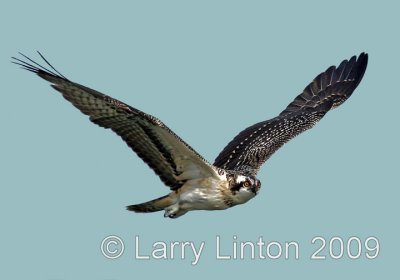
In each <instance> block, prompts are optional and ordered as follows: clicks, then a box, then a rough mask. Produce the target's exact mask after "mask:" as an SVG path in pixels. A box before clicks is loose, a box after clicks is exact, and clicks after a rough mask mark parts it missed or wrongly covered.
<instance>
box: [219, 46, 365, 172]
mask: <svg viewBox="0 0 400 280" xmlns="http://www.w3.org/2000/svg"><path fill="white" fill-rule="evenodd" d="M367 63H368V55H367V54H365V53H361V54H360V55H359V57H358V59H357V58H356V56H353V57H352V58H351V59H350V60H344V61H343V62H342V63H341V64H340V65H339V66H338V67H337V68H336V67H335V66H331V67H329V68H328V69H327V70H326V71H325V72H323V73H321V74H319V75H318V76H317V77H316V78H315V79H314V80H313V81H312V82H311V83H310V84H309V85H308V86H307V87H306V88H305V89H304V91H303V92H302V93H301V94H300V95H299V96H297V97H296V98H295V100H294V101H293V102H291V103H290V104H289V105H288V106H287V108H286V109H285V110H284V111H282V112H281V113H280V114H279V115H278V116H277V117H275V118H273V119H271V120H267V121H263V122H260V123H257V124H255V125H253V126H251V127H249V128H247V129H245V130H243V131H242V132H240V133H239V134H238V135H237V136H236V137H235V138H234V139H233V140H232V141H231V142H230V143H229V144H228V145H227V146H226V147H225V148H224V149H223V151H222V152H221V153H220V154H219V155H218V157H217V158H216V159H215V162H214V165H215V166H217V167H220V168H224V169H229V170H237V171H241V172H244V173H248V174H252V175H256V174H257V172H258V170H259V168H260V167H261V165H262V164H263V163H264V162H265V161H266V160H267V159H268V158H269V157H270V156H271V155H272V154H273V153H274V152H275V151H276V150H278V149H279V148H280V147H281V146H282V145H283V144H285V143H286V142H288V141H289V140H290V139H292V138H294V137H295V136H297V135H299V134H300V133H301V132H303V131H305V130H307V129H310V128H311V127H313V126H314V125H315V124H316V123H317V122H318V121H319V120H320V119H321V118H322V117H323V116H324V115H325V114H326V113H327V112H328V111H329V110H330V109H331V108H335V107H337V106H339V105H340V104H342V103H343V102H344V101H346V99H347V98H349V97H350V95H351V94H352V93H353V91H354V90H355V89H356V87H357V86H358V84H359V83H360V81H361V79H362V77H363V75H364V73H365V70H366V67H367Z"/></svg>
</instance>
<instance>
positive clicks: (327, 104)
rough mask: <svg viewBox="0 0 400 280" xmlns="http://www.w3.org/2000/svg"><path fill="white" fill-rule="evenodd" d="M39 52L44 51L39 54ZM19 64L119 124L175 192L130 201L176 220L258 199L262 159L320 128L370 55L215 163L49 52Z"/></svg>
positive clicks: (320, 80) (237, 141)
mask: <svg viewBox="0 0 400 280" xmlns="http://www.w3.org/2000/svg"><path fill="white" fill-rule="evenodd" d="M38 53H39V52H38ZM20 55H22V56H23V58H21V59H19V58H15V57H13V58H12V59H13V63H15V64H18V65H20V66H22V67H23V68H24V69H26V70H29V71H31V72H34V73H36V74H37V75H39V76H40V77H41V78H43V79H45V80H47V81H49V82H50V83H51V84H52V87H53V88H54V89H56V90H57V91H59V92H60V93H61V94H62V96H63V97H64V98H65V99H66V100H68V101H69V102H71V103H72V105H74V106H75V107H76V108H78V109H79V110H80V111H81V112H82V113H83V114H85V115H88V116H89V119H90V120H91V121H92V122H94V123H95V124H97V125H99V126H101V127H104V128H110V129H112V130H113V131H114V132H115V133H116V134H118V135H119V136H120V137H121V138H122V139H123V140H124V141H125V142H126V144H127V145H128V146H129V147H130V148H131V149H132V150H133V151H135V152H136V154H137V155H138V156H139V157H140V158H141V159H142V160H143V161H144V162H146V163H147V164H148V166H149V167H150V168H151V169H153V170H154V172H155V173H156V174H157V175H158V176H159V177H160V179H161V180H162V181H163V182H164V184H165V185H166V186H168V187H169V188H170V189H171V192H170V193H169V194H168V195H165V196H163V197H160V198H157V199H154V200H151V201H148V202H145V203H141V204H136V205H130V206H127V209H128V210H131V211H135V212H155V211H161V210H164V211H165V214H164V216H165V217H169V218H177V217H180V216H182V215H184V214H185V213H187V212H188V211H192V210H223V209H227V208H230V207H232V206H235V205H238V204H242V203H245V202H247V201H248V200H250V199H252V198H253V197H255V196H256V195H257V193H258V191H259V190H260V187H261V182H260V180H258V179H257V177H256V175H257V172H258V170H259V169H260V167H261V165H262V164H263V163H264V162H265V161H266V160H267V159H268V158H269V157H270V156H271V155H272V154H273V153H274V152H275V151H276V150H278V149H279V148H280V147H281V146H282V145H283V144H285V143H286V142H288V141H289V140H290V139H292V138H294V137H295V136H297V135H298V134H300V133H301V132H303V131H305V130H307V129H309V128H311V127H313V126H314V125H315V124H316V123H317V122H318V121H319V120H320V119H321V118H322V117H323V116H324V115H325V114H326V113H327V112H328V111H329V110H331V109H332V108H335V107H338V106H339V105H340V104H342V103H343V102H344V101H346V99H347V98H349V97H350V95H351V94H352V93H353V91H354V90H355V89H356V87H357V86H358V84H359V83H360V81H361V79H362V77H363V75H364V72H365V69H366V67H367V62H368V54H366V53H361V54H360V55H359V56H358V58H357V57H356V56H353V57H351V58H350V59H349V60H344V61H342V63H341V64H340V65H339V66H338V67H335V66H331V67H329V68H328V69H327V70H326V71H325V72H323V73H321V74H319V75H318V76H317V77H316V78H315V79H314V80H313V81H312V82H311V83H310V84H309V85H308V86H307V87H306V88H305V89H304V90H303V92H302V93H301V94H300V95H298V96H297V97H296V98H295V99H294V101H293V102H292V103H290V104H289V105H288V106H287V107H286V109H285V110H283V111H282V112H281V113H280V114H279V115H278V116H277V117H275V118H273V119H270V120H266V121H262V122H259V123H256V124H254V125H252V126H250V127H248V128H246V129H245V130H243V131H242V132H240V133H239V134H238V135H237V136H236V137H235V138H234V139H233V140H232V141H231V142H230V143H229V144H228V145H227V146H226V147H225V148H224V149H223V150H222V152H221V153H220V154H219V155H218V156H217V158H216V159H215V161H214V163H213V164H211V163H209V162H208V161H206V160H205V159H204V158H203V157H202V156H201V155H199V154H198V153H197V152H196V151H195V150H194V149H193V148H191V147H190V146H189V145H188V144H186V143H185V142H184V141H183V140H182V139H181V138H180V137H179V136H178V135H176V134H175V133H174V132H173V131H171V130H170V129H169V128H168V127H167V126H166V125H165V124H164V123H163V122H161V121H160V120H159V119H157V118H155V117H153V116H151V115H148V114H146V113H144V112H142V111H139V110H138V109H136V108H133V107H131V106H129V105H127V104H125V103H122V102H121V101H119V100H116V99H114V98H111V97H110V96H107V95H105V94H102V93H100V92H98V91H95V90H93V89H90V88H88V87H85V86H83V85H80V84H78V83H75V82H72V81H70V80H68V79H67V78H66V77H65V76H63V75H62V74H60V72H58V71H57V70H56V69H55V68H54V67H53V66H52V65H51V64H50V63H49V62H48V61H47V60H46V59H45V58H44V57H43V56H42V54H41V53H39V55H40V57H41V58H42V59H43V61H44V62H45V63H46V64H47V66H48V67H47V68H46V67H44V66H42V65H40V64H38V63H37V62H35V61H33V60H32V59H30V58H29V57H27V56H25V55H23V54H21V53H20Z"/></svg>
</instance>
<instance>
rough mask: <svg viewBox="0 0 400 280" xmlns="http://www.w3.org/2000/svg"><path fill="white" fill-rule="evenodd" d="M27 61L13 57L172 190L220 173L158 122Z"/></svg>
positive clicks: (55, 71)
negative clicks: (112, 136) (109, 133)
mask: <svg viewBox="0 0 400 280" xmlns="http://www.w3.org/2000/svg"><path fill="white" fill-rule="evenodd" d="M21 55H22V56H23V57H24V58H25V59H26V60H27V61H24V60H22V59H18V58H15V57H13V59H14V61H13V62H14V63H16V64H18V65H20V66H22V67H23V68H24V69H26V70H29V71H32V72H34V73H36V74H38V75H39V76H40V77H41V78H43V79H45V80H47V81H49V82H50V83H52V87H53V88H55V89H56V90H57V91H59V92H61V94H62V95H63V97H64V98H65V99H66V100H68V101H70V102H71V103H72V105H74V106H75V107H76V108H78V109H79V110H80V111H81V112H82V113H84V114H85V115H88V116H89V117H90V120H91V121H92V122H94V123H95V124H97V125H99V126H101V127H104V128H110V129H112V130H113V131H114V132H115V133H117V134H118V135H119V136H121V138H122V139H123V140H124V141H125V142H126V143H127V144H128V146H129V147H131V148H132V150H133V151H135V152H136V153H137V155H138V156H139V157H140V158H142V159H143V161H144V162H146V163H147V164H148V165H149V166H150V168H152V169H153V170H154V171H155V173H156V174H157V175H158V176H159V177H160V178H161V180H162V181H163V182H164V183H165V184H166V185H167V186H169V187H170V188H171V189H172V190H175V189H178V188H179V187H180V186H182V184H183V183H184V182H185V181H186V180H189V179H195V178H201V177H204V176H207V177H208V176H214V177H217V176H218V175H217V173H216V172H217V171H216V169H215V168H214V167H213V166H211V165H210V164H209V163H208V162H207V161H206V160H205V159H203V157H201V156H200V155H199V154H198V153H197V152H196V151H195V150H193V149H192V148H191V147H190V146H189V145H188V144H186V143H185V142H184V141H183V140H182V139H181V138H179V137H178V136H177V135H176V134H175V133H174V132H172V131H171V130H170V129H169V128H168V127H167V126H166V125H165V124H163V123H162V122H161V121H160V120H158V119H157V118H155V117H153V116H151V115H148V114H146V113H144V112H142V111H139V110H137V109H135V108H132V107H130V106H128V105H126V104H124V103H122V102H121V101H118V100H116V99H113V98H111V97H109V96H107V95H105V94H102V93H100V92H97V91H95V90H93V89H90V88H87V87H85V86H82V85H80V84H77V83H74V82H72V81H69V80H68V79H67V78H65V77H64V76H63V75H61V74H60V73H59V72H58V71H57V70H56V69H54V67H52V66H51V65H50V64H49V63H48V62H47V61H46V59H45V58H44V57H43V56H42V55H41V54H40V53H39V55H40V56H41V57H42V59H43V60H44V61H45V62H46V63H47V64H48V66H49V67H51V69H52V70H49V69H46V68H45V67H43V66H41V65H39V64H38V63H36V62H34V61H33V60H31V59H30V58H28V57H27V56H25V55H23V54H21Z"/></svg>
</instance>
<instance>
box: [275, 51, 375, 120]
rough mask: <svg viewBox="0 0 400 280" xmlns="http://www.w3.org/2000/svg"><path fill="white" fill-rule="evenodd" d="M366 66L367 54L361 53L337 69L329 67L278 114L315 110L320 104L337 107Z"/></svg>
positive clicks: (362, 74) (343, 62)
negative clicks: (330, 104)
mask: <svg viewBox="0 0 400 280" xmlns="http://www.w3.org/2000/svg"><path fill="white" fill-rule="evenodd" d="M367 64H368V54H366V53H361V54H360V55H359V56H358V58H356V56H353V57H352V58H350V59H349V60H347V59H346V60H343V61H342V63H340V65H339V66H338V67H335V66H331V67H329V68H328V69H327V70H326V71H325V72H323V73H321V74H319V75H318V76H317V77H316V78H315V79H314V80H313V81H312V82H311V83H310V84H309V85H308V86H307V87H306V88H305V89H304V90H303V92H302V93H301V94H300V95H299V96H297V97H296V99H295V100H293V102H292V103H290V104H289V105H288V106H287V108H286V109H285V110H284V111H283V112H282V113H281V114H280V115H285V114H287V113H290V112H295V111H300V110H302V109H305V108H315V107H318V106H319V105H321V104H322V103H326V102H327V103H332V108H335V107H338V106H339V105H340V104H342V103H343V102H345V101H346V100H347V98H349V97H350V96H351V94H352V93H353V91H354V90H355V89H356V87H357V86H358V84H359V83H360V82H361V79H362V78H363V76H364V73H365V69H366V68H367Z"/></svg>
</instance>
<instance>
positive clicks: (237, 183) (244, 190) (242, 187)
mask: <svg viewBox="0 0 400 280" xmlns="http://www.w3.org/2000/svg"><path fill="white" fill-rule="evenodd" d="M229 184H230V189H231V191H232V194H234V195H240V196H244V197H248V199H250V198H252V197H254V196H256V195H257V193H258V191H259V190H260V188H261V182H260V180H258V179H257V178H256V177H254V176H244V175H234V176H231V179H230V180H229Z"/></svg>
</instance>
